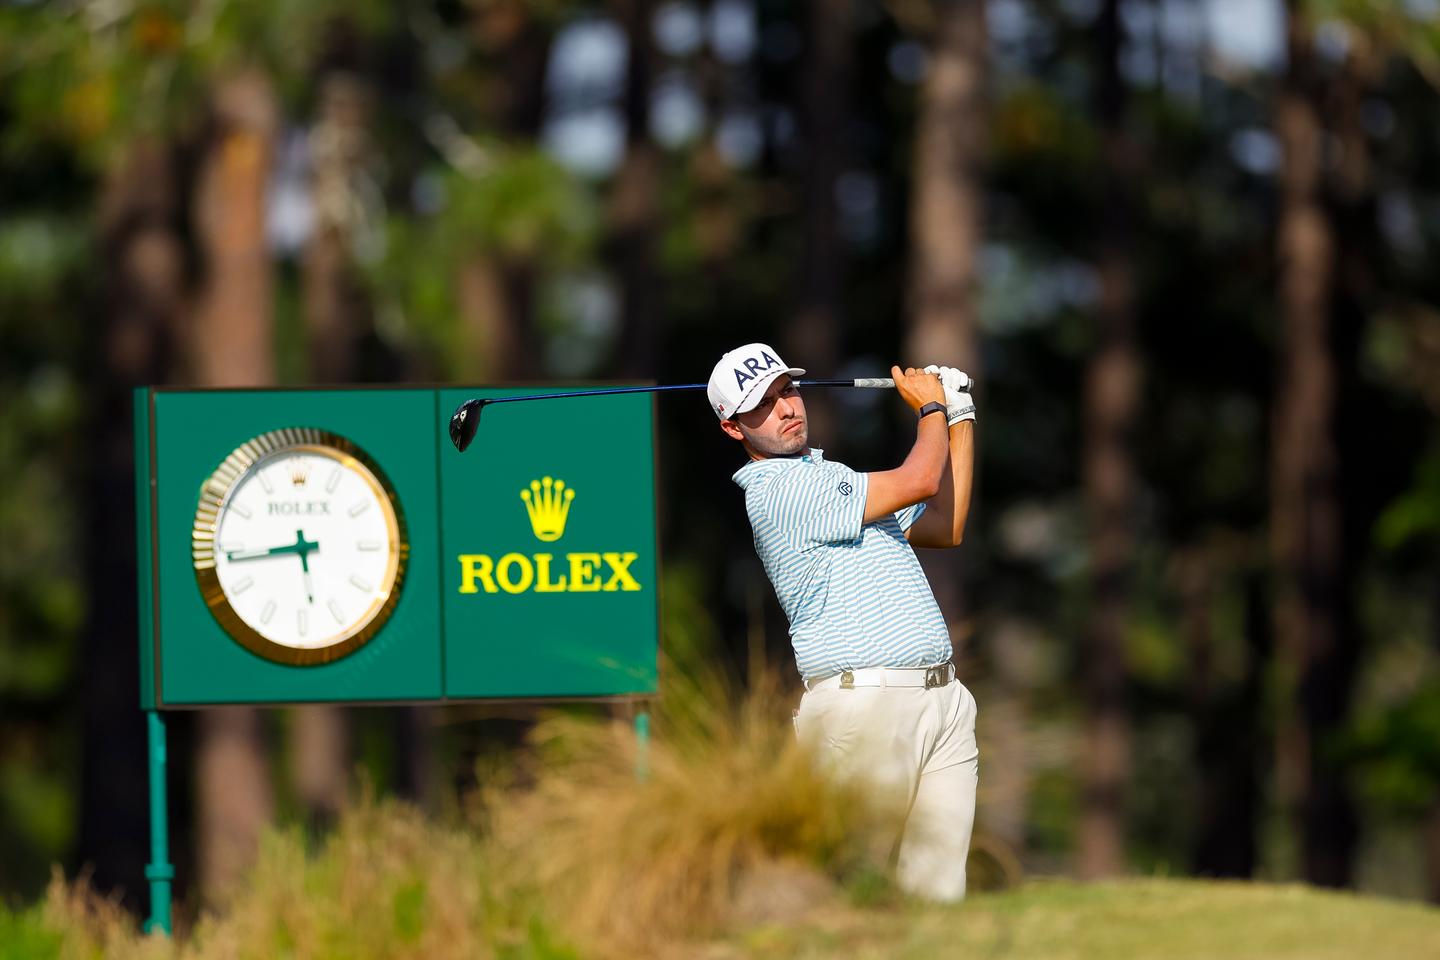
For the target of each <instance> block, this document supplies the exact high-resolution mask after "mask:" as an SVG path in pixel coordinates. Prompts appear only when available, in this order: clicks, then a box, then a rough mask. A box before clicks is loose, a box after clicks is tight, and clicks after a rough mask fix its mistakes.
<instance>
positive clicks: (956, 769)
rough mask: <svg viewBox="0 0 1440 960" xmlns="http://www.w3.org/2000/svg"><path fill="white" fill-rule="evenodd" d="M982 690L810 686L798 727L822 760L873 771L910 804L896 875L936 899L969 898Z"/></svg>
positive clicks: (839, 770) (862, 773)
mask: <svg viewBox="0 0 1440 960" xmlns="http://www.w3.org/2000/svg"><path fill="white" fill-rule="evenodd" d="M975 714H976V706H975V698H974V697H973V696H971V695H970V691H969V690H967V689H965V686H964V685H963V684H962V683H960V681H958V680H951V681H950V682H949V683H948V684H946V685H945V686H943V687H935V688H932V689H929V690H927V689H925V688H923V687H883V688H882V687H856V688H854V689H851V690H842V689H824V690H810V691H807V692H806V693H805V695H804V696H803V697H802V698H801V699H800V709H799V711H798V712H797V713H796V714H795V730H796V733H797V735H798V736H799V737H800V741H801V742H802V743H804V744H806V745H808V746H810V747H811V748H812V749H814V750H815V751H816V752H817V754H818V755H819V757H820V761H821V763H822V764H823V765H824V766H825V767H826V768H828V769H829V770H831V771H832V772H833V773H835V774H836V775H839V776H843V777H851V776H859V777H863V778H865V779H866V780H867V781H868V782H870V783H871V784H873V785H874V786H875V787H876V788H878V789H879V790H880V791H881V796H882V799H883V800H885V801H887V802H893V803H895V804H897V805H898V806H899V808H900V809H905V810H908V813H907V814H906V817H905V826H904V830H903V833H902V835H901V838H900V851H899V861H898V863H897V866H896V879H897V882H898V883H899V885H900V888H901V889H902V890H904V891H905V892H907V893H910V894H913V895H916V896H920V897H924V898H926V899H929V900H937V901H954V900H961V899H964V897H965V859H966V857H967V856H968V855H969V851H970V832H971V829H972V828H973V827H974V825H975V788H976V785H977V784H978V782H979V779H978V776H979V764H980V751H979V749H978V748H977V747H976V744H975Z"/></svg>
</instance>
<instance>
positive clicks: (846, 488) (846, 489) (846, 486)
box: [835, 480, 855, 497]
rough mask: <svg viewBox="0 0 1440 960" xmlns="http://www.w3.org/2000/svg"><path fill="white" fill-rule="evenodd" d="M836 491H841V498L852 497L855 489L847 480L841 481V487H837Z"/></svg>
mask: <svg viewBox="0 0 1440 960" xmlns="http://www.w3.org/2000/svg"><path fill="white" fill-rule="evenodd" d="M835 489H836V490H839V491H840V496H842V497H848V496H850V494H851V493H852V492H853V491H854V490H855V488H854V487H852V486H850V483H849V481H847V480H841V481H840V486H838V487H836V488H835Z"/></svg>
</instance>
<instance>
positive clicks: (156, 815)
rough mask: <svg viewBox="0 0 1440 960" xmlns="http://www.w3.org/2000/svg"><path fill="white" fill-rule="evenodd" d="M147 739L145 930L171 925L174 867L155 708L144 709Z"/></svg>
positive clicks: (160, 722) (160, 724)
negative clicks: (147, 912)
mask: <svg viewBox="0 0 1440 960" xmlns="http://www.w3.org/2000/svg"><path fill="white" fill-rule="evenodd" d="M145 722H146V725H147V727H148V730H149V740H150V862H149V863H148V864H146V866H145V879H146V880H149V881H150V919H149V920H146V921H145V932H146V933H150V932H152V931H154V930H160V931H162V932H163V933H164V934H165V935H166V936H169V935H170V933H171V929H170V884H171V882H172V881H173V880H174V879H175V868H174V867H173V866H171V865H170V819H169V815H168V809H167V805H166V802H165V779H166V778H165V765H166V756H165V720H164V718H163V717H162V716H161V715H160V711H158V710H146V711H145Z"/></svg>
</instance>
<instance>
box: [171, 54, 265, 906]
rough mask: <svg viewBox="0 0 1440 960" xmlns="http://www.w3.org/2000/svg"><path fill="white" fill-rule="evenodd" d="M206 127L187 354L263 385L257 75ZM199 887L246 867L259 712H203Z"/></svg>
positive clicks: (254, 811) (215, 895) (257, 785)
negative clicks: (197, 279)
mask: <svg viewBox="0 0 1440 960" xmlns="http://www.w3.org/2000/svg"><path fill="white" fill-rule="evenodd" d="M213 114H214V115H213V119H212V124H213V128H212V130H211V135H210V139H209V141H208V142H207V143H206V145H205V151H204V155H203V156H202V157H201V160H200V169H199V171H198V179H197V182H196V185H195V200H194V214H195V235H196V240H197V241H198V244H199V247H200V252H201V255H202V257H203V262H204V273H203V280H202V283H201V290H200V295H199V299H198V302H197V303H196V306H195V322H194V325H193V330H192V332H191V335H192V340H191V343H190V345H189V348H190V349H189V353H190V360H191V364H192V367H193V377H194V381H195V383H196V384H197V385H201V386H211V387H242V386H264V385H267V384H271V383H273V382H274V378H275V364H274V352H273V343H272V339H273V338H272V333H273V318H272V315H271V309H272V304H271V285H272V277H271V264H270V254H269V250H268V249H267V247H266V238H265V210H266V196H267V190H268V186H269V179H270V165H271V160H272V156H273V153H274V144H275V136H276V128H277V125H278V118H277V108H276V104H275V97H274V93H273V91H272V89H271V86H270V81H269V78H268V77H266V76H265V75H264V74H262V73H260V72H258V71H250V72H242V73H237V74H234V75H232V76H230V77H229V78H226V79H222V80H220V81H219V82H218V84H217V86H216V89H215V93H214V101H213ZM197 752H198V756H197V760H196V775H197V781H198V782H197V800H198V803H199V808H200V812H199V828H200V836H199V861H200V877H199V879H200V886H201V892H202V893H203V895H204V896H205V897H206V898H207V899H210V900H211V901H212V902H213V901H214V900H216V899H219V898H223V897H224V896H225V895H226V894H227V893H228V892H229V891H230V890H231V889H232V887H233V885H234V883H235V881H236V880H237V879H238V878H239V876H240V874H241V872H242V871H244V870H245V869H246V868H247V867H248V866H249V865H250V864H251V863H252V862H253V860H254V857H255V852H256V844H257V841H258V840H259V835H260V831H261V830H262V829H263V828H264V827H265V825H266V824H267V823H269V821H270V819H271V817H272V813H273V809H274V800H273V790H272V787H271V780H270V770H269V766H268V762H267V759H266V751H265V744H264V742H263V737H262V730H261V722H260V713H259V711H258V710H255V709H254V708H251V707H222V708H216V709H209V710H205V711H202V712H201V714H200V716H199V731H198V742H197Z"/></svg>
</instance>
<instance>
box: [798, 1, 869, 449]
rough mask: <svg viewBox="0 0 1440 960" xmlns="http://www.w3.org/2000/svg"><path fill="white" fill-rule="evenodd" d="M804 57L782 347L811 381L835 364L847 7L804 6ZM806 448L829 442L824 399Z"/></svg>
mask: <svg viewBox="0 0 1440 960" xmlns="http://www.w3.org/2000/svg"><path fill="white" fill-rule="evenodd" d="M805 10H806V16H807V18H808V20H807V24H806V29H805V34H804V35H805V52H804V60H803V61H802V67H801V71H800V91H799V97H800V124H801V134H802V137H803V139H804V143H805V152H804V156H805V169H804V171H803V172H802V178H803V188H802V189H803V198H802V203H803V213H802V217H803V220H802V223H801V252H800V277H799V291H798V299H797V303H796V307H795V312H794V314H793V315H792V316H791V318H790V322H789V324H788V325H787V326H786V329H785V335H784V337H783V338H782V339H783V341H784V342H783V343H782V344H781V347H782V350H783V352H784V356H785V358H786V360H787V362H789V363H794V364H798V365H800V366H803V367H805V368H806V369H808V370H809V371H810V372H811V374H812V375H818V376H824V377H828V376H833V375H834V374H833V371H834V370H835V366H836V364H837V363H838V362H839V359H840V347H841V342H840V341H841V331H842V329H843V327H844V322H845V321H844V317H843V316H842V314H841V311H840V297H841V290H842V289H843V286H842V277H843V275H844V269H845V262H844V261H845V257H844V251H843V250H842V247H841V243H840V237H839V235H838V230H837V227H838V217H837V211H836V200H835V190H836V183H837V181H838V180H839V178H840V172H841V170H842V169H843V168H844V164H845V159H846V149H845V145H846V144H847V143H848V142H849V137H848V136H847V135H846V132H847V127H848V124H849V123H850V106H851V102H850V94H849V90H850V58H851V50H850V48H851V44H852V43H854V40H855V36H854V29H853V19H854V15H853V10H854V5H853V4H852V3H851V2H850V0H811V2H810V3H808V4H807V5H806V6H805ZM807 411H808V412H809V414H810V419H811V425H810V436H811V442H812V443H815V444H817V445H823V444H824V443H825V442H826V439H827V438H829V437H832V436H833V435H834V431H833V426H834V418H833V416H832V415H831V412H830V407H829V402H828V399H826V398H820V397H816V398H814V399H812V401H811V404H810V406H808V407H807Z"/></svg>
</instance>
